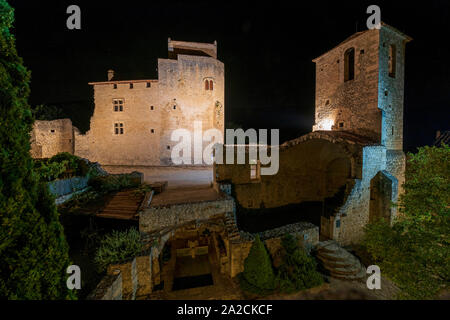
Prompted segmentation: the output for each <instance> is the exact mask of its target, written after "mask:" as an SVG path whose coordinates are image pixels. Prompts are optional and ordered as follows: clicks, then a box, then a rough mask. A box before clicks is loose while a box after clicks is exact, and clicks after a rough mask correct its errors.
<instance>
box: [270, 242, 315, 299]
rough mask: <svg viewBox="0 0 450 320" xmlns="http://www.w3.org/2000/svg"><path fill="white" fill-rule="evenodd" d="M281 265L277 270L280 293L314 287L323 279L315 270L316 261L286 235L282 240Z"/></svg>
mask: <svg viewBox="0 0 450 320" xmlns="http://www.w3.org/2000/svg"><path fill="white" fill-rule="evenodd" d="M282 246H283V248H284V251H285V253H284V256H283V264H282V265H281V266H280V267H279V269H278V274H277V278H276V279H277V285H278V288H279V290H280V291H281V292H286V293H291V292H295V291H299V290H303V289H308V288H312V287H316V286H318V285H320V284H322V283H323V278H322V276H321V275H320V273H319V272H317V270H316V267H317V265H316V261H315V260H314V258H313V257H311V256H309V255H308V254H307V253H306V251H305V250H304V249H303V248H301V247H299V245H298V243H297V241H296V239H295V238H294V237H293V236H292V235H290V234H287V235H285V236H284V237H283V238H282Z"/></svg>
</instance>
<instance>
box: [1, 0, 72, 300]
mask: <svg viewBox="0 0 450 320" xmlns="http://www.w3.org/2000/svg"><path fill="white" fill-rule="evenodd" d="M13 21H14V13H13V9H12V8H11V7H10V6H9V4H8V3H7V2H6V1H5V0H0V261H1V263H0V297H1V298H8V299H64V298H67V297H69V296H71V293H69V291H68V289H67V287H66V279H67V274H66V268H67V266H68V265H70V261H69V258H68V246H67V243H66V240H65V238H64V232H63V228H62V226H61V224H60V222H59V217H58V213H57V211H56V207H55V205H54V199H53V198H52V197H51V196H50V194H49V192H48V190H47V187H46V186H45V185H43V184H42V183H41V182H39V177H38V175H37V174H36V172H35V171H34V169H33V161H32V159H31V157H30V142H29V140H30V131H31V126H32V122H33V118H32V114H31V111H30V107H29V105H28V102H27V100H28V95H29V91H30V90H29V81H30V73H29V72H28V71H27V70H26V68H25V67H24V66H23V64H22V59H21V58H20V57H19V56H18V55H17V52H16V48H15V39H14V36H13V35H12V34H11V33H10V29H11V27H12V24H13Z"/></svg>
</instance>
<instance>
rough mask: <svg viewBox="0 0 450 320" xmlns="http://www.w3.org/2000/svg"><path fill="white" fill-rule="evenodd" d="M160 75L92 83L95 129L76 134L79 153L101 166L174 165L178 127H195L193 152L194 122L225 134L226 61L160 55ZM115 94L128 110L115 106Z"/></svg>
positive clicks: (202, 127) (204, 127)
mask: <svg viewBox="0 0 450 320" xmlns="http://www.w3.org/2000/svg"><path fill="white" fill-rule="evenodd" d="M158 77H159V79H158V80H144V81H133V80H130V81H119V82H117V81H109V82H101V83H93V88H94V100H95V110H94V114H93V116H92V118H91V126H90V130H89V131H88V132H87V133H86V135H80V134H79V133H76V139H77V141H76V143H75V154H76V155H79V156H81V157H85V158H88V159H89V160H91V161H96V162H100V163H101V164H102V165H151V166H168V165H173V163H172V161H171V152H172V149H173V147H174V146H175V145H176V144H177V143H178V141H171V135H172V132H173V130H176V129H186V130H188V132H190V134H191V153H192V154H193V151H194V149H193V143H194V135H193V132H194V121H200V122H201V127H200V126H199V127H198V129H199V130H200V132H201V133H202V132H204V131H206V130H208V129H212V128H216V129H218V130H219V131H220V132H221V133H222V134H223V130H224V108H225V100H224V81H225V79H224V78H225V76H224V65H223V63H222V62H220V61H219V60H217V59H214V58H212V57H202V56H189V55H178V57H177V60H172V59H159V60H158ZM205 80H211V81H213V90H205V84H204V82H205ZM130 83H132V84H133V88H130ZM114 85H116V88H114ZM115 99H122V100H123V111H117V112H116V111H114V104H113V102H114V100H115ZM116 123H118V124H122V125H123V134H115V130H114V125H115V124H116ZM200 139H201V136H200ZM216 142H220V143H221V142H223V140H218V141H216ZM208 144H209V143H208V142H203V145H204V146H206V145H208ZM192 164H194V163H192ZM195 164H200V165H201V164H204V163H203V162H200V163H195Z"/></svg>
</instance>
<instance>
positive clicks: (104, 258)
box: [94, 228, 142, 271]
mask: <svg viewBox="0 0 450 320" xmlns="http://www.w3.org/2000/svg"><path fill="white" fill-rule="evenodd" d="M141 251H142V242H141V235H140V234H139V231H137V230H136V229H134V228H131V229H128V230H126V231H122V232H121V231H116V230H115V231H113V232H112V233H111V234H109V235H106V236H105V237H104V238H103V239H102V240H101V241H100V247H99V248H98V250H97V253H96V255H95V259H94V261H95V263H96V265H97V266H98V268H99V270H100V271H104V270H106V268H107V266H108V265H110V264H113V263H123V262H126V261H128V260H129V259H131V258H133V257H135V256H137V255H138V254H139V253H140V252H141Z"/></svg>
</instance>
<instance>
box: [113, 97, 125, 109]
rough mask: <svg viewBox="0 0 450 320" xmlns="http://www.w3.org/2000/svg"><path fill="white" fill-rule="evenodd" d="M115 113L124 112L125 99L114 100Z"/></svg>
mask: <svg viewBox="0 0 450 320" xmlns="http://www.w3.org/2000/svg"><path fill="white" fill-rule="evenodd" d="M113 106H114V112H121V111H123V99H113Z"/></svg>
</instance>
